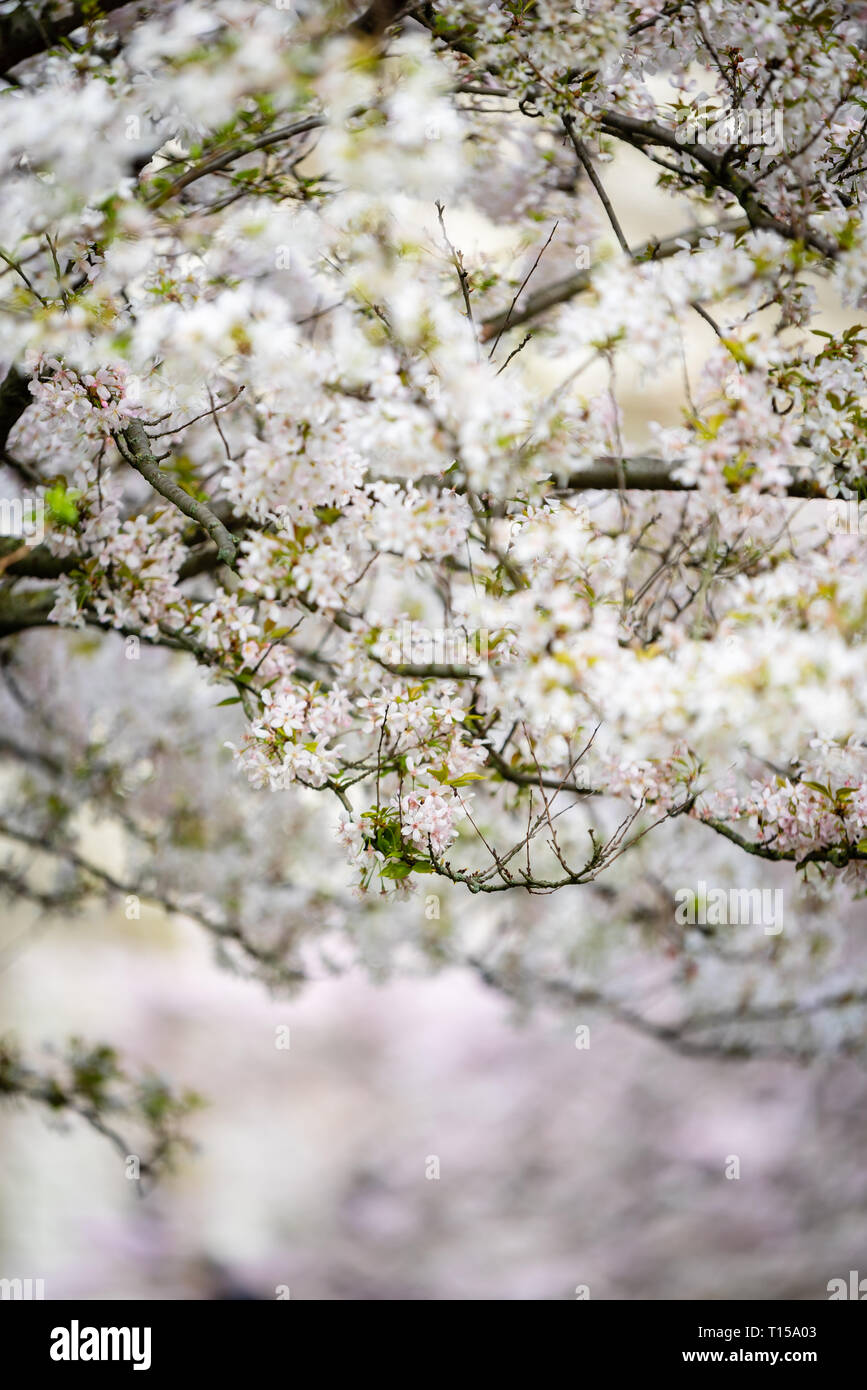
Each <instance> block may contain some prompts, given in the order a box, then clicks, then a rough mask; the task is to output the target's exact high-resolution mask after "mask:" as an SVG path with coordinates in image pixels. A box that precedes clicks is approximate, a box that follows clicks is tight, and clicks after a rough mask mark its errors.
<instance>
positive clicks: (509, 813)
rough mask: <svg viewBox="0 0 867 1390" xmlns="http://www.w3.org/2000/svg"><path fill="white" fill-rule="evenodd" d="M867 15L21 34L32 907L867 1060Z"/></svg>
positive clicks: (7, 644) (808, 0) (550, 8)
mask: <svg viewBox="0 0 867 1390" xmlns="http://www.w3.org/2000/svg"><path fill="white" fill-rule="evenodd" d="M862 9H863V7H862V6H859V5H854V4H844V3H842V2H841V0H825V3H818V2H817V0H738V2H737V3H732V0H666V3H664V4H661V3H660V4H637V3H630V2H629V0H583V3H575V4H571V3H567V0H498V3H492V4H482V3H477V4H473V3H467V0H435V2H434V3H423V4H418V5H414V4H403V5H402V4H398V3H395V2H394V0H378V3H374V4H373V5H371V6H370V8H369V9H367V10H365V11H362V10H361V7H360V6H352V5H347V4H341V3H321V2H320V3H313V0H309V2H308V0H282V3H275V2H274V0H212V3H209V4H207V5H204V4H198V3H196V0H192V3H183V4H181V3H174V0H163V3H150V4H147V3H132V4H118V3H115V2H114V0H101V3H99V4H96V3H95V4H93V5H91V4H77V3H76V4H73V3H64V0H56V3H55V0H47V2H46V0H43V3H34V4H24V3H19V2H18V0H12V3H2V4H0V68H2V71H3V88H2V92H0V99H2V103H3V112H2V121H0V159H2V166H3V186H4V190H5V197H4V208H3V220H2V234H0V259H2V266H3V268H2V272H0V316H2V325H3V336H2V367H3V372H4V375H3V380H2V386H0V450H2V472H0V477H2V495H3V508H4V526H3V530H4V531H5V532H6V535H5V537H4V538H3V540H2V543H0V575H2V577H0V639H2V640H0V675H2V692H0V698H2V702H3V714H4V732H3V735H2V743H0V751H2V754H3V758H4V769H5V770H4V780H3V809H2V816H0V830H2V833H3V836H4V846H5V850H4V853H5V856H6V857H5V858H4V861H3V864H4V867H3V869H2V887H3V889H4V892H5V893H6V894H7V895H8V896H9V897H10V898H12V899H19V900H20V899H24V900H27V901H29V902H31V903H32V904H34V905H35V907H36V908H37V909H39V910H42V911H59V912H63V913H66V914H69V913H71V912H74V911H83V910H86V907H87V904H88V902H89V901H92V898H93V894H94V893H95V892H102V893H104V894H106V895H108V896H110V897H111V898H112V899H113V900H116V901H118V902H119V904H120V905H121V907H122V908H123V911H124V913H125V914H126V916H127V917H129V916H131V915H134V914H135V913H136V912H137V911H138V910H139V906H140V903H141V902H142V901H144V900H148V901H152V902H155V903H157V904H159V905H161V906H162V907H163V908H164V909H166V910H167V911H169V912H181V913H185V914H186V915H187V916H189V917H191V918H192V919H193V920H194V921H196V922H198V923H199V924H200V925H201V927H202V929H203V930H204V931H206V932H208V933H210V934H211V936H212V937H213V939H214V941H215V944H216V946H217V949H218V953H219V956H220V959H221V961H222V962H223V963H224V964H227V965H229V966H231V967H232V968H235V969H238V970H243V971H245V972H247V973H249V974H251V975H253V976H255V977H256V978H259V979H263V980H265V981H267V982H268V983H269V984H271V985H279V986H281V987H288V988H300V987H301V986H302V985H303V982H304V980H305V979H307V978H309V977H310V976H311V975H314V974H316V973H317V972H319V973H321V972H323V971H331V970H340V969H345V968H347V967H348V966H349V965H351V964H353V963H354V962H356V961H361V962H364V963H366V964H367V966H368V967H369V968H371V969H374V970H393V969H410V970H412V969H420V968H428V969H430V968H436V967H437V966H439V965H442V964H444V963H455V962H460V963H463V964H465V965H466V966H467V967H468V968H470V969H472V970H475V971H477V972H478V973H480V974H481V976H482V978H483V979H485V980H486V981H488V982H489V983H490V984H491V985H493V986H494V987H496V988H498V989H502V990H504V991H506V992H507V993H509V994H511V995H514V996H515V997H516V998H518V999H519V1000H521V1001H522V1002H524V1001H526V1002H531V1001H533V1000H534V999H550V1000H551V1001H552V1002H554V1003H556V1004H557V1005H558V1007H560V1008H562V1009H563V1010H564V1011H565V1012H566V1013H567V1014H571V1013H573V1012H574V1010H575V1009H576V1008H577V1007H581V1008H583V1007H588V1008H592V1007H596V1008H599V1009H603V1010H607V1011H608V1012H611V1013H614V1014H615V1015H616V1016H617V1017H619V1018H621V1019H624V1020H626V1021H627V1022H629V1023H631V1024H632V1025H633V1026H635V1027H636V1028H638V1029H640V1030H642V1031H644V1032H648V1033H650V1034H652V1035H653V1036H655V1037H658V1038H660V1039H662V1040H663V1041H665V1042H667V1043H669V1044H670V1045H671V1046H674V1047H677V1048H680V1049H682V1050H684V1051H688V1052H707V1051H713V1052H717V1053H722V1054H724V1055H735V1056H737V1055H748V1056H752V1055H757V1054H760V1053H761V1054H764V1053H783V1054H795V1055H799V1056H804V1055H809V1054H811V1053H814V1052H816V1051H822V1050H828V1049H830V1050H836V1049H856V1048H858V1047H859V1046H862V1045H863V1037H864V1027H863V1025H864V1005H865V1003H867V975H865V971H864V967H865V962H864V959H863V955H864V953H863V948H862V947H861V946H860V942H859V941H858V939H857V936H858V934H857V932H856V931H855V930H854V929H853V925H852V922H853V907H852V904H853V903H854V902H856V900H857V899H859V898H862V899H863V896H864V893H865V885H867V743H865V732H867V722H865V716H867V680H865V677H867V665H865V656H864V646H863V641H862V635H863V632H864V623H865V613H867V587H865V577H864V575H865V571H864V547H863V541H862V539H861V537H860V535H859V526H858V520H859V510H858V507H859V501H860V499H861V498H862V496H864V495H865V493H867V486H865V459H867V414H865V391H864V370H865V368H864V363H865V355H864V353H865V332H867V330H865V329H864V328H862V327H861V325H860V324H859V323H858V311H859V306H861V305H862V303H863V300H864V296H865V294H867V239H865V233H864V229H863V224H862V219H861V215H860V203H861V197H862V190H863V188H864V180H865V176H867V65H865V59H864V52H863V35H864V22H865V16H864V14H863V13H862ZM627 157H628V158H629V159H631V160H632V161H633V162H634V163H635V165H636V166H637V165H638V164H641V166H642V167H646V170H647V174H648V175H649V176H651V181H652V182H653V183H655V185H656V187H657V188H658V189H659V190H661V192H662V193H663V194H664V195H665V197H666V199H667V201H668V202H669V203H670V209H671V216H670V218H669V219H668V220H667V221H666V222H665V224H664V225H661V226H659V227H653V226H648V227H647V228H646V234H645V235H644V236H643V238H642V239H640V240H635V239H634V238H633V237H628V236H627V235H626V234H625V232H624V223H625V222H626V214H627V212H628V211H629V209H628V208H624V207H619V208H618V207H617V206H616V205H615V204H616V199H615V198H614V197H613V195H612V193H611V192H610V183H611V180H610V178H609V173H610V167H611V166H612V164H613V163H615V162H616V161H617V160H618V159H623V158H627ZM829 312H831V313H832V317H833V325H832V326H831V327H829V326H828V324H829V322H830V321H831V320H829ZM841 322H843V323H844V324H845V326H844V327H842V328H841V327H839V324H840V323H841ZM696 329H697V330H698V331H699V333H700V339H699V341H700V343H701V352H700V353H698V354H696V353H695V352H694V351H689V352H688V351H687V349H686V346H685V344H686V339H687V335H688V334H694V333H695V331H696ZM671 364H675V365H676V366H677V368H678V370H679V371H681V376H682V394H683V409H682V413H681V415H680V418H679V419H678V420H676V421H671V420H667V419H665V418H658V419H654V418H652V417H653V415H654V411H653V408H652V404H651V407H650V409H649V411H648V412H647V414H648V416H649V417H651V418H649V419H645V420H644V421H642V422H641V424H640V426H639V427H636V424H635V421H630V419H629V418H628V416H627V412H626V411H625V410H624V405H623V397H622V392H623V388H622V382H623V377H624V373H626V372H629V371H635V372H638V373H640V374H641V376H642V379H643V381H644V383H645V390H646V391H647V392H648V394H649V396H650V397H651V401H652V393H653V383H654V381H655V379H656V378H657V376H658V375H659V372H660V370H661V367H662V366H663V365H664V366H666V367H668V366H670V365H671ZM106 825H110V826H111V827H113V829H114V830H115V831H117V832H118V833H119V834H120V835H121V838H122V842H123V846H122V854H121V856H120V860H119V863H120V865H121V866H120V867H118V866H115V867H111V868H109V867H106V865H105V863H104V862H103V861H102V860H101V859H100V858H99V856H98V855H94V854H93V853H92V852H91V849H90V848H89V846H90V845H91V843H92V838H93V837H92V831H93V827H94V826H106ZM89 837H90V838H89ZM708 885H711V891H710V892H709V891H708ZM678 890H683V892H684V893H686V894H687V895H691V896H690V903H689V908H688V910H687V912H686V913H685V914H682V915H680V916H679V915H678V914H677V913H676V912H675V905H674V904H675V893H676V892H677V891H678ZM720 891H724V892H726V893H729V891H731V893H735V892H736V893H738V894H743V893H746V894H747V895H748V896H749V897H750V901H753V900H755V901H760V900H761V894H763V893H765V892H770V891H772V892H773V893H777V892H778V891H780V892H783V893H784V894H785V901H786V921H785V928H784V929H782V928H783V924H782V922H778V921H777V918H776V917H774V919H773V922H772V923H770V922H768V921H767V920H764V921H757V920H749V918H748V915H746V914H743V915H742V916H741V917H740V918H738V917H737V916H735V918H734V920H732V918H731V916H730V915H729V917H726V916H725V914H724V913H721V912H717V913H716V914H715V913H714V910H713V908H714V903H713V902H712V901H711V899H712V897H713V894H714V893H718V892H720ZM756 893H758V894H759V899H755V894H756ZM684 901H686V899H684ZM854 911H857V908H855V909H854ZM763 925H764V930H762V926H763ZM4 1055H5V1056H6V1061H5V1063H4V1062H2V1061H0V1091H6V1092H8V1093H17V1094H22V1093H23V1094H25V1095H27V1094H29V1095H30V1096H31V1098H35V1099H40V1098H41V1099H45V1098H46V1095H45V1086H46V1084H47V1083H45V1082H42V1081H38V1080H37V1081H34V1080H33V1073H32V1072H29V1071H28V1070H27V1068H26V1066H25V1064H24V1063H23V1062H22V1061H21V1060H20V1058H19V1057H18V1056H17V1054H15V1055H13V1053H12V1052H11V1051H9V1053H8V1054H4ZM76 1056H79V1057H80V1052H79V1053H77V1054H76ZM114 1065H115V1063H114V1060H113V1059H112V1061H111V1063H110V1066H109V1071H111V1069H112V1068H113V1067H114ZM112 1074H113V1073H112ZM28 1078H29V1079H28ZM55 1084H57V1085H59V1084H60V1083H55ZM101 1087H102V1083H100V1086H99V1087H98V1088H97V1095H101V1094H102V1089H101ZM53 1094H54V1096H55V1103H56V1104H57V1105H61V1104H63V1103H64V1102H62V1101H60V1100H58V1099H57V1095H58V1092H57V1091H55V1092H54V1093H53ZM61 1094H65V1095H67V1096H70V1095H77V1094H78V1092H75V1090H74V1088H73V1089H72V1090H67V1091H65V1092H64V1091H63V1090H62V1088H61ZM147 1094H149V1093H148V1092H147V1090H146V1091H145V1095H146V1096H147ZM140 1100H141V1097H140V1096H139V1098H138V1099H134V1100H133V1101H130V1102H129V1104H130V1105H131V1106H132V1107H133V1108H135V1107H136V1106H139V1105H140ZM184 1104H185V1102H184V1101H177V1102H176V1101H174V1100H172V1099H171V1098H170V1097H169V1098H168V1099H166V1098H165V1097H164V1104H163V1107H162V1109H159V1107H158V1109H159V1119H160V1123H161V1124H163V1123H164V1122H165V1112H166V1106H168V1108H169V1113H170V1115H171V1116H172V1117H174V1116H175V1114H176V1113H177V1112H176V1109H175V1108H173V1107H177V1109H178V1110H182V1109H183V1108H184ZM90 1108H91V1110H92V1111H93V1112H94V1113H97V1112H98V1106H91V1107H90ZM85 1109H87V1106H85ZM144 1113H145V1118H147V1110H146V1107H145V1112H144ZM165 1147H166V1146H165V1145H163V1146H162V1148H161V1147H160V1146H159V1144H158V1150H159V1152H160V1153H162V1152H163V1149H164V1148H165Z"/></svg>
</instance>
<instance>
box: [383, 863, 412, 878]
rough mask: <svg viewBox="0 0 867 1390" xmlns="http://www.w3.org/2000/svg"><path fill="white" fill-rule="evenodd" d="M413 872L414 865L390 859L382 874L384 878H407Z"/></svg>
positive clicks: (384, 865)
mask: <svg viewBox="0 0 867 1390" xmlns="http://www.w3.org/2000/svg"><path fill="white" fill-rule="evenodd" d="M412 871H413V865H412V864H407V863H405V862H404V860H403V859H390V860H389V861H388V863H387V864H383V866H382V869H381V871H380V872H381V874H382V877H383V878H407V877H408V875H409V874H411V873H412Z"/></svg>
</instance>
